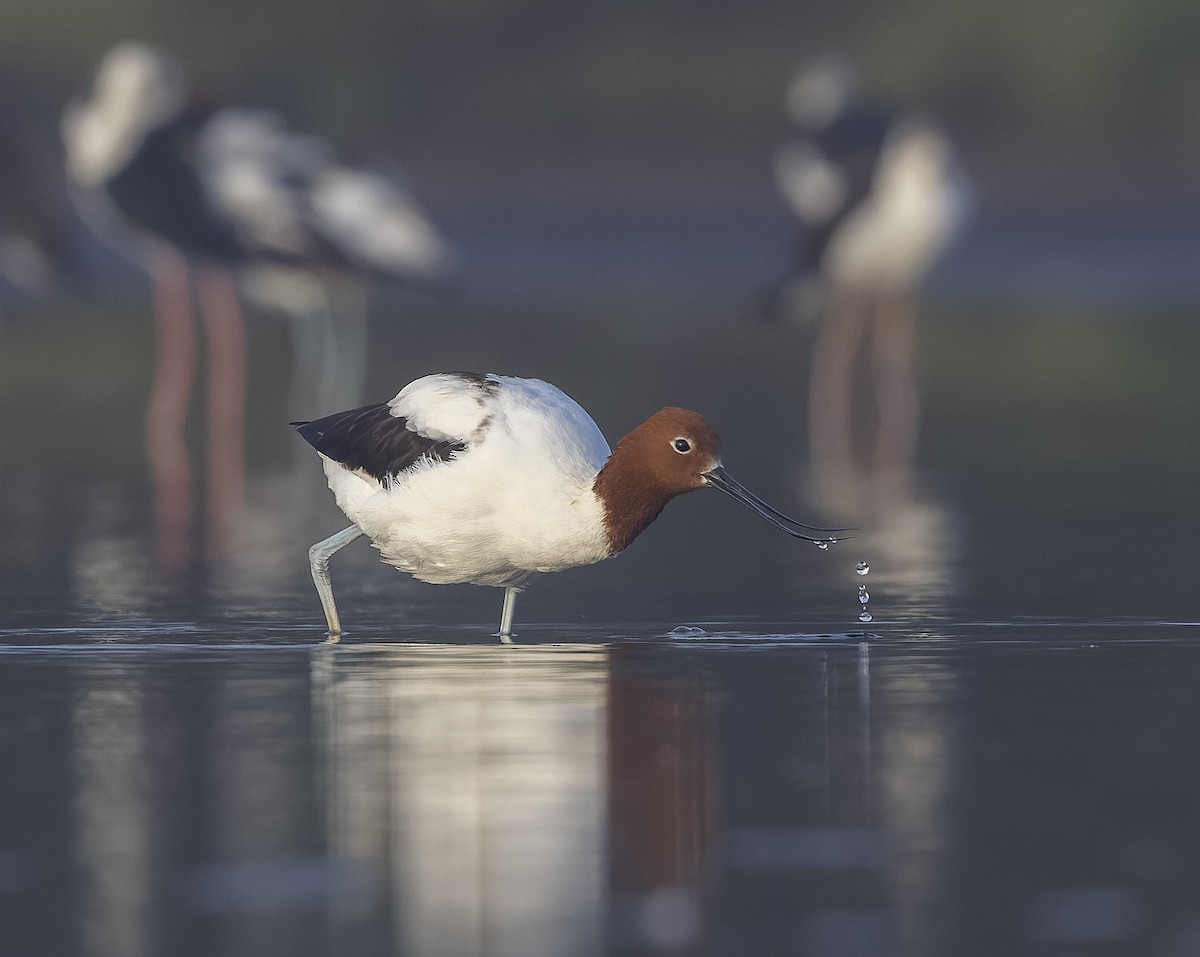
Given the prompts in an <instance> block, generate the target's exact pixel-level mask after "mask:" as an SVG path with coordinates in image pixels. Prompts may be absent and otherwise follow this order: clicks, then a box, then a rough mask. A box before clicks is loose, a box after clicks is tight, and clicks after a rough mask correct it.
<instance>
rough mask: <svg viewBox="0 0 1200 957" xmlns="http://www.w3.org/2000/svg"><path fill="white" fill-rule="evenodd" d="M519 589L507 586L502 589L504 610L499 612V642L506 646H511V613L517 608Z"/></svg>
mask: <svg viewBox="0 0 1200 957" xmlns="http://www.w3.org/2000/svg"><path fill="white" fill-rule="evenodd" d="M519 594H521V589H520V588H518V587H516V586H515V585H509V586H508V587H507V588H505V589H504V608H503V609H502V610H501V612H500V640H501V641H502V642H504V644H506V645H511V644H512V623H513V612H514V611H516V608H517V595H519Z"/></svg>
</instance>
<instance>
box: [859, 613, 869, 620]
mask: <svg viewBox="0 0 1200 957" xmlns="http://www.w3.org/2000/svg"><path fill="white" fill-rule="evenodd" d="M858 620H859V621H870V620H871V613H870V612H869V611H864V612H863V613H862V614H861V615H859V616H858Z"/></svg>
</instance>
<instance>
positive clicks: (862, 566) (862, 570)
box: [854, 562, 871, 575]
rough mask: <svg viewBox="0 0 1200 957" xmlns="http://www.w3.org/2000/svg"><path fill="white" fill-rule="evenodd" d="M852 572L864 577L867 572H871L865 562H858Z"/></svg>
mask: <svg viewBox="0 0 1200 957" xmlns="http://www.w3.org/2000/svg"><path fill="white" fill-rule="evenodd" d="M854 570H855V571H856V572H857V573H858V574H860V575H865V574H867V572H869V571H870V570H871V566H870V565H868V564H867V563H866V562H859V563H858V564H857V565H855V566H854Z"/></svg>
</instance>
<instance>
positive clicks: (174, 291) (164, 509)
mask: <svg viewBox="0 0 1200 957" xmlns="http://www.w3.org/2000/svg"><path fill="white" fill-rule="evenodd" d="M150 278H151V282H152V284H153V287H154V323H155V351H154V381H153V383H152V384H151V386H150V398H149V401H148V402H147V405H146V454H147V457H148V458H149V460H150V474H151V478H152V481H153V483H154V506H155V512H156V519H157V524H158V547H159V556H160V558H161V559H162V561H163V563H164V564H165V565H167V566H168V567H171V568H176V569H177V568H180V567H182V566H183V565H185V564H186V563H187V562H188V560H189V559H190V558H191V538H192V524H193V517H194V512H195V508H194V504H193V499H194V494H193V488H192V466H191V460H190V458H189V456H188V451H187V441H186V439H185V436H184V427H185V425H186V422H187V413H188V403H189V400H190V398H191V393H192V382H193V381H194V379H195V375H196V330H195V326H194V322H193V317H192V301H191V290H190V288H189V283H188V267H187V262H186V261H185V260H184V258H183V257H182V256H181V255H179V253H177V252H175V251H174V250H169V251H167V250H164V251H163V252H161V253H159V254H158V256H157V257H156V259H155V261H154V263H153V264H152V265H151V268H150Z"/></svg>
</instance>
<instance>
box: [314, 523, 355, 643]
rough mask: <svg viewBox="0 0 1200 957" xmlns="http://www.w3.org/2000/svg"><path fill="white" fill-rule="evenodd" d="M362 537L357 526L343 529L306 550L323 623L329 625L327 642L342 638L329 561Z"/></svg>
mask: <svg viewBox="0 0 1200 957" xmlns="http://www.w3.org/2000/svg"><path fill="white" fill-rule="evenodd" d="M361 535H362V529H360V528H359V527H358V526H357V525H351V526H350V527H349V528H343V529H342V530H341V531H340V532H338V533H337V534H336V535H330V536H329V537H328V538H327V539H325V541H323V542H317V544H315V545H314V546H313V547H312V548H310V549H309V550H308V564H309V567H311V568H312V578H313V584H314V585H316V586H317V594H318V595H319V596H320V598H321V607H322V608H323V609H325V623H326V624H327V625H329V640H330V641H337V640H338V639H339V638H341V637H342V623H341V622H340V621H339V620H338V613H337V605H335V604H334V603H333V585H332V584H331V583H330V581H329V559H331V558H332V557H333V553H334V552H336V551H337V550H338V549H341V548H345V547H346V546H347V545H349V544H350V543H351V542H352V541H354V540H355V539H356V538H358V537H359V536H361Z"/></svg>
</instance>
